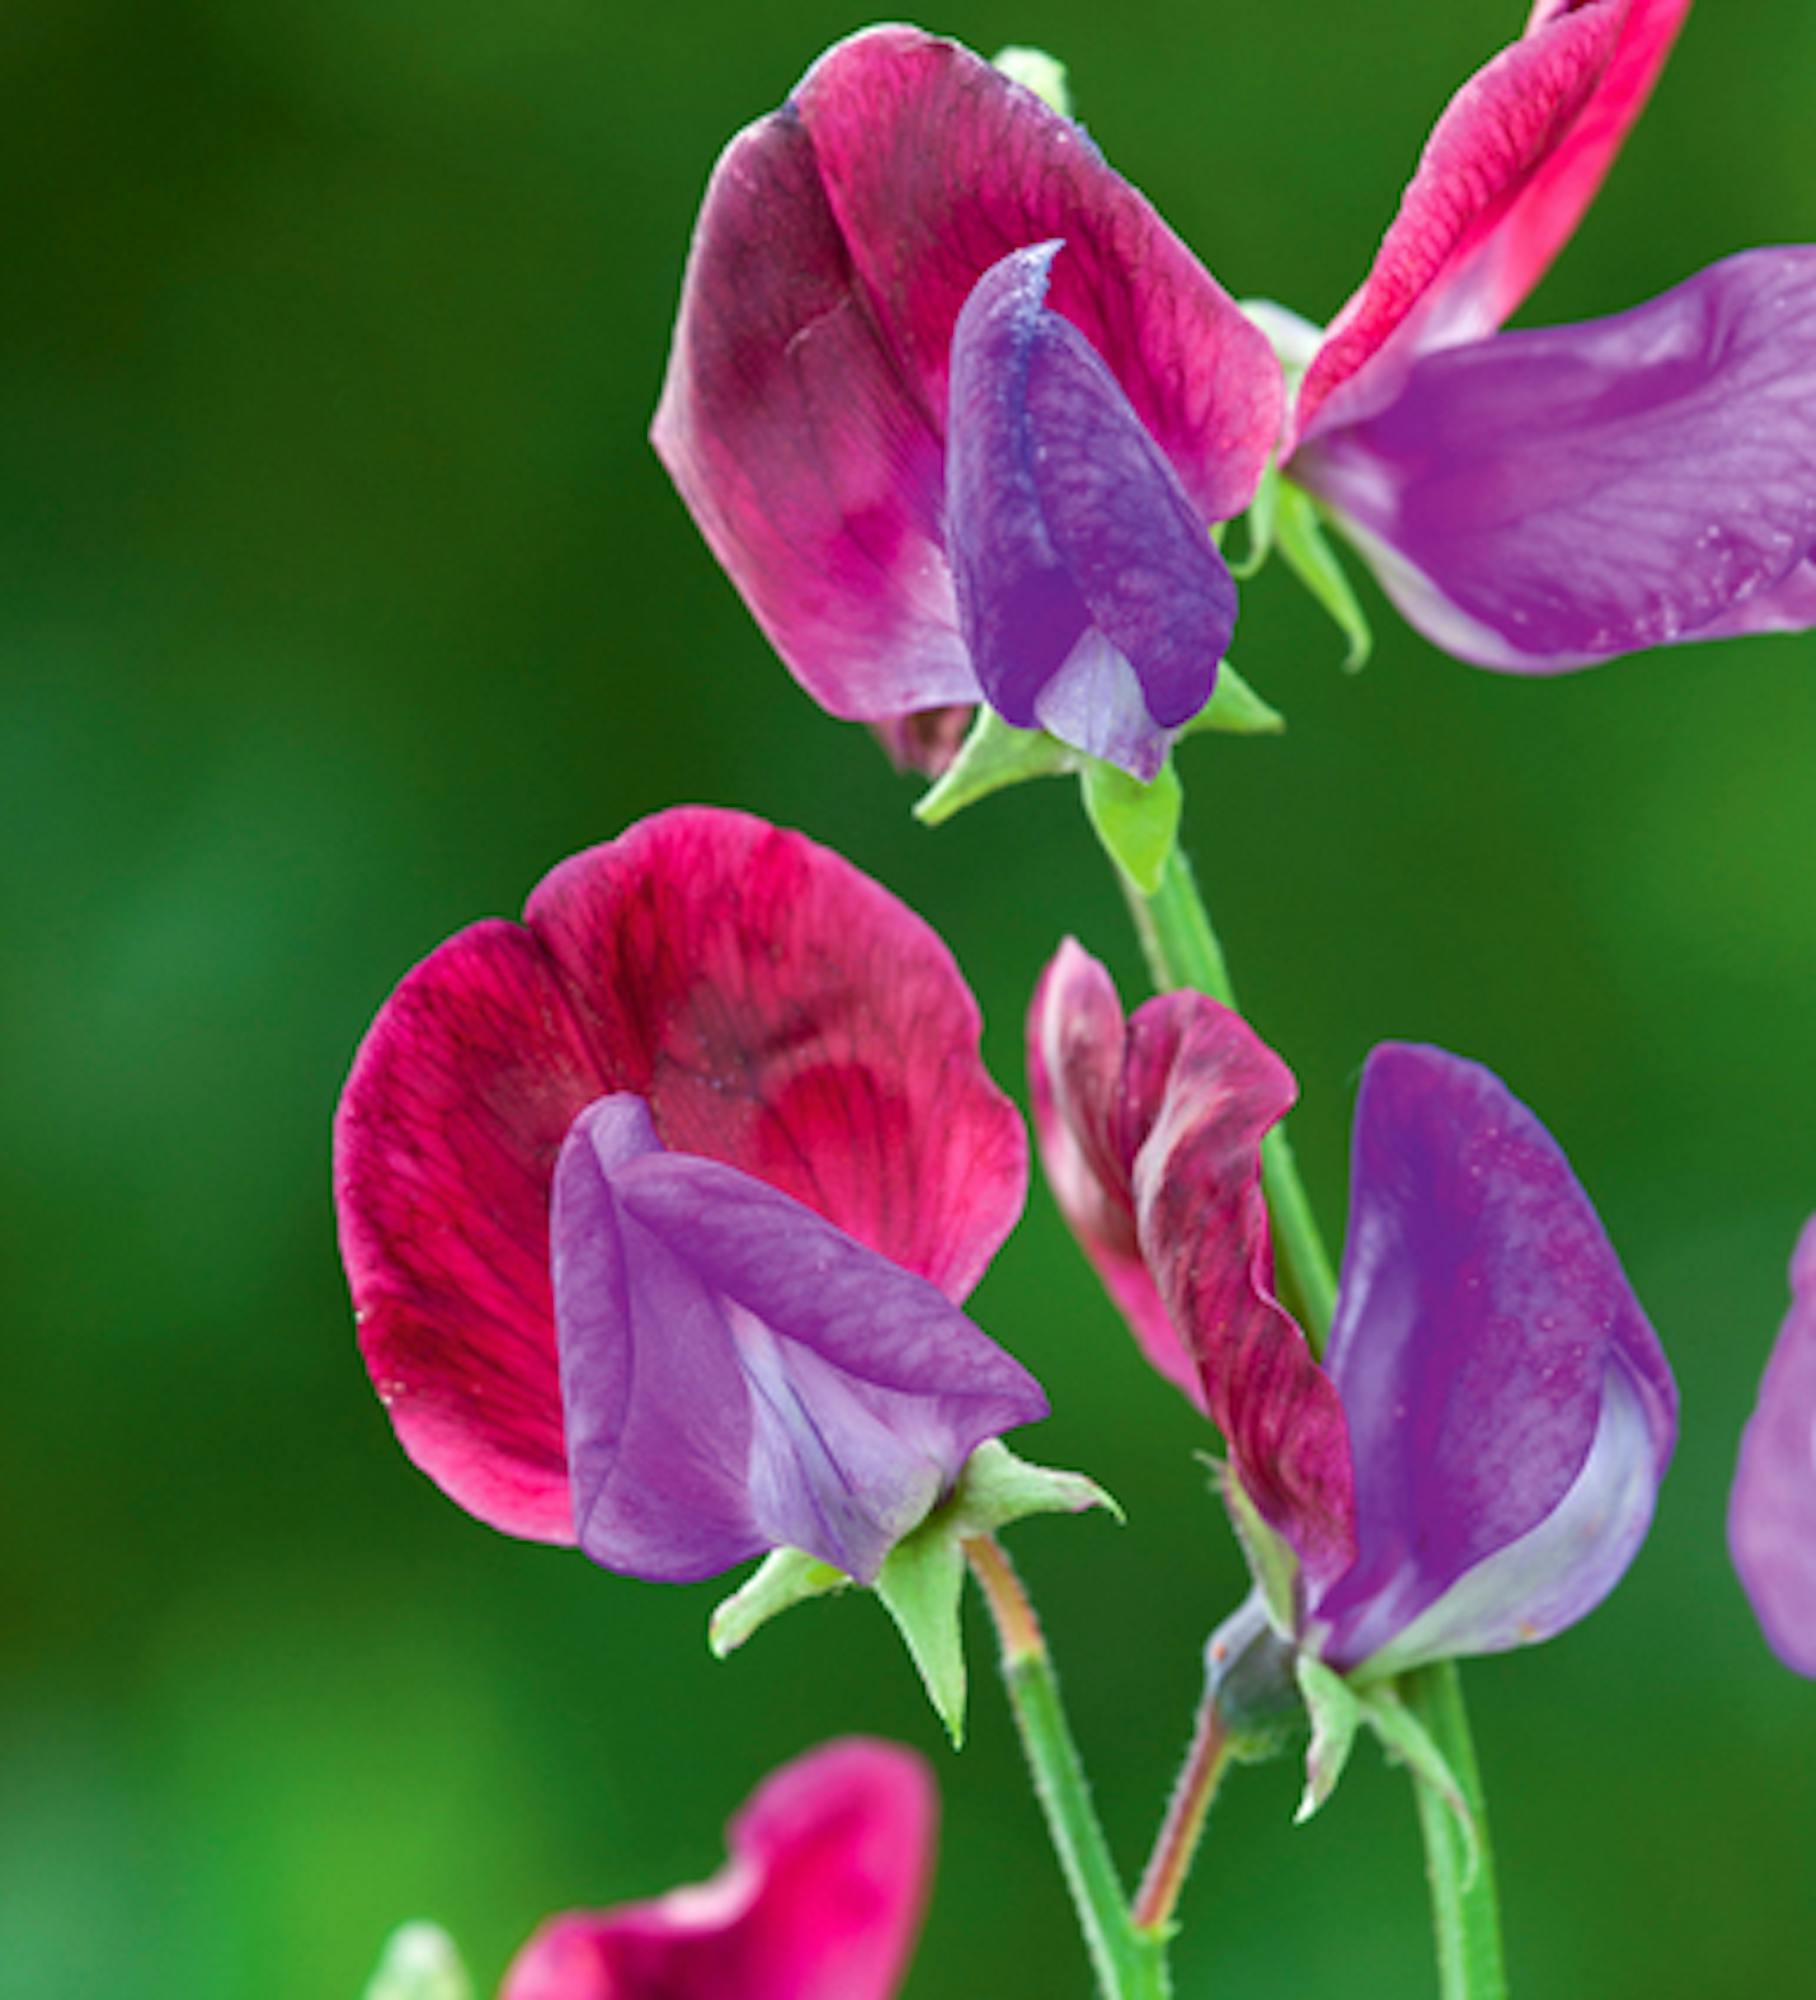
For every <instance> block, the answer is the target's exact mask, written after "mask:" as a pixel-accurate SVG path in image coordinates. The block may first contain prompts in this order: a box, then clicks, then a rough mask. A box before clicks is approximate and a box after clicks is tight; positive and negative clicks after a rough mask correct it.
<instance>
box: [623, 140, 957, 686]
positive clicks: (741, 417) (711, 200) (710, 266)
mask: <svg viewBox="0 0 1816 2000" xmlns="http://www.w3.org/2000/svg"><path fill="white" fill-rule="evenodd" d="M651 439H652V442H653V443H654V445H655V447H656V450H657V452H658V454H659V455H660V457H661V459H662V462H663V464H664V465H665V466H666V467H667V468H668V471H669V474H670V476H671V477H672V478H673V480H674V482H675V484H676V486H677V488H678V489H679V490H680V493H681V497H682V498H683V500H685V501H686V503H687V506H688V509H689V511H690V512H691V513H692V514H693V517H694V519H695V521H696V522H697V523H698V525H699V528H700V531H701V533H702V534H703V535H704V536H705V537H706V540H707V543H708V546H709V547H710V548H711V549H712V551H713V554H714V555H715V556H717V557H718V559H719V561H720V563H721V564H722V565H723V566H724V568H725V571H726V574H727V575H728V576H729V577H730V578H731V580H732V582H733V583H734V584H735V585H736V586H737V588H738V590H739V592H740V594H741V595H742V596H743V598H744V600H745V602H746V603H747V604H748V605H749V607H750V609H751V612H752V613H753V615H754V616H755V618H756V620H757V622H758V624H760V625H761V626H762V628H763V630H764V632H765V633H766V634H767V635H768V637H769V639H770V642H771V643H772V644H773V645H774V647H775V648H776V651H777V652H778V653H780V654H781V656H782V658H783V660H784V661H785V662H786V664H787V665H788V667H789V668H790V670H791V671H792V672H793V673H794V675H795V677H796V679H797V680H799V681H800V683H801V685H802V686H803V687H804V688H805V689H806V690H807V692H808V693H809V694H810V695H812V696H813V698H814V700H815V701H817V702H819V704H820V705H821V706H822V707H823V708H826V709H829V710H830V711H831V712H832V713H833V714H834V715H841V716H847V717H851V718H855V719H859V720H864V721H879V720H886V719H890V718H894V717H897V716H903V715H907V714H909V713H911V712H912V711H914V710H917V709H926V708H935V707H938V706H940V705H942V704H945V703H953V702H968V701H974V700H975V699H976V697H977V682H976V678H975V676H974V675H973V673H972V671H971V666H970V663H969V660H968V659H967V656H966V653H965V648H964V643H963V641H962V640H961V639H960V637H959V633H958V622H957V613H956V609H955V607H954V605H953V601H952V583H951V577H950V574H949V573H948V570H947V567H946V561H945V556H944V553H943V546H942V537H941V528H940V506H941V491H940V482H941V462H940V443H939V436H938V431H937V427H936V425H935V424H934V422H933V420H932V418H931V417H930V414H929V412H928V410H927V409H926V407H925V406H924V404H923V403H922V402H920V401H919V400H918V399H917V396H916V393H915V391H914V389H913V387H912V386H911V385H910V384H909V382H908V381H907V380H905V378H904V376H903V374H902V371H901V368H900V366H899V365H898V363H897V360H896V358H895V356H894V354H893V353H892V351H891V349H890V346H889V343H888V341H887V340H886V339H885V338H884V336H883V335H882V333H881V332H880V331H879V329H878V327H877V324H876V322H875V319H874V317H873V315H872V313H871V310H870V306H869V304H868V302H867V300H866V298H865V296H864V293H863V289H862V286H861V285H860V284H859V282H858V280H857V278H856V276H855V274H854V272H853V268H852V263H851V257H850V254H849V252H848V250H847V248H846V245H845V242H844V239H843V238H842V237H841V235H840V233H839V229H838V226H837V224H836V222H835V221H834V219H833V216H832V213H831V210H830V209H829V208H828V207H827V204H826V197H825V193H824V191H823V189H822V187H821V184H820V176H819V169H818V166H817V164H816V162H815V159H814V155H813V149H812V147H811V146H810V145H809V143H808V140H807V137H806V134H805V133H804V131H803V130H802V127H801V124H800V121H799V119H798V118H797V117H796V116H795V115H794V113H793V112H792V111H789V110H783V111H780V112H777V113H775V114H774V115H773V116H771V117H768V118H764V119H761V120H760V121H759V122H758V123H757V124H755V125H753V126H751V127H749V128H748V129H747V130H746V131H744V132H742V133H741V134H740V135H739V136H738V137H737V138H736V139H734V140H733V141H732V143H731V145H730V146H729V147H727V149H726V151H725V153H724V155H723V156H722V158H721V159H720V161H719V163H718V165H717V167H715V169H714V170H713V176H712V180H711V183H710V184H709V186H708V188H707V192H706V201H705V204H704V206H703V207H702V209H701V213H700V220H699V223H698V225H697V227H696V230H695V234H694V243H693V249H692V252H691V253H690V255H689V258H688V264H687V273H686V276H685V278H684V279H683V281H682V288H681V309H680V314H679V317H678V318H677V320H676V324H675V337H674V345H673V348H672V349H671V351H670V355H669V363H668V374H667V377H666V379H665V381H664V383H663V389H662V400H661V403H660V405H659V406H658V408H657V411H656V417H655V423H654V425H653V428H652V430H651Z"/></svg>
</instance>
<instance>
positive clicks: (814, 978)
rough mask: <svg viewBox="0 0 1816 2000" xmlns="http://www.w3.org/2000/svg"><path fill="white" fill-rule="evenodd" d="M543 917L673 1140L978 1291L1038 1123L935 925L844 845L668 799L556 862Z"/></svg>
mask: <svg viewBox="0 0 1816 2000" xmlns="http://www.w3.org/2000/svg"><path fill="white" fill-rule="evenodd" d="M525 921H526V923H527V925H528V927H529V929H530V930H531V932H532V933H533V934H534V935H535V936H536V938H537V939H538V941H539V942H540V943H541V944H542V946H543V947H544V949H545V950H546V951H547V952H548V953H549V955H550V957H551V958H552V959H553V961H554V963H555V965H556V967H557V968H558V970H559V972H560V975H561V978H562V982H563V986H564V990H565V991H566V992H567V994H568V995H569V998H570V1004H571V1006H572V1009H573V1012H574V1014H575V1016H576V1018H577V1019H578V1020H579V1021H580V1023H581V1024H582V1027H583V1029H584V1031H585V1034H586V1036H587V1039H588V1041H589V1042H590V1043H591V1044H592V1046H593V1047H594V1048H596V1049H598V1050H600V1051H607V1052H609V1055H610V1060H611V1062H612V1064H613V1069H614V1078H615V1085H614V1087H616V1088H618V1089H622V1090H631V1091H635V1092H636V1093H637V1094H638V1095H639V1096H641V1097H644V1098H647V1099H648V1100H649V1104H650V1108H651V1112H652V1114H653V1116H654V1119H655V1124H656V1130H657V1132H658V1134H659V1135H660V1137H661V1139H662V1142H663V1144H664V1145H666V1146H668V1147H669V1148H670V1149H671V1150H673V1151H676V1152H684V1153H698V1154H701V1155H703V1156H704V1157H706V1158H708V1159H716V1160H723V1161H725V1162H726V1163H727V1164H728V1165H730V1166H735V1167H738V1168H741V1169H742V1170H743V1171H744V1172H746V1173H749V1174H753V1175H755V1176H756V1177H757V1178H758V1179H759V1180H764V1181H768V1182H769V1183H770V1184H771V1185H772V1186H774V1187H778V1188H780V1189H782V1191H783V1192H784V1193H786V1194H790V1195H793V1196H794V1197H795V1199H796V1200H798V1201H801V1202H804V1203H805V1204H806V1205H807V1206H808V1207H809V1208H811V1209H813V1210H815V1211H816V1212H817V1213H818V1214H820V1215H823V1216H825V1217H826V1218H827V1220H828V1221H830V1222H833V1223H836V1224H837V1225H838V1227H839V1228H841V1229H843V1230H845V1231H847V1232H848V1233H849V1234H851V1235H853V1236H855V1237H856V1238H857V1239H858V1241H859V1242H861V1243H864V1244H867V1245H868V1246H869V1247H870V1248H871V1249H873V1250H876V1251H878V1252H880V1253H881V1254H882V1255H883V1256H885V1257H888V1258H889V1259H890V1260H891V1261H892V1262H894V1263H897V1264H900V1265H902V1266H903V1267H904V1269H906V1270H909V1271H914V1272H917V1273H918V1274H919V1275H920V1276H922V1277H924V1278H928V1279H931V1280H932V1282H933V1283H934V1284H936V1285H938V1286H939V1287H940V1288H941V1290H942V1291H944V1292H945V1293H946V1294H947V1295H948V1297H951V1298H955V1299H958V1298H963V1297H964V1296H965V1294H966V1293H967V1292H969V1291H970V1289H971V1287H972V1286H973V1285H974V1284H976V1282H977V1280H978V1279H979V1278H980V1277H981V1276H982V1275H983V1271H984V1267H985V1266H986V1265H987V1264H988V1263H989V1261H990V1259H991V1257H992V1256H994V1255H995V1253H996V1251H997V1248H998V1247H999V1245H1000V1244H1001V1243H1002V1241H1003V1239H1004V1237H1005V1236H1007V1235H1008V1233H1009V1231H1010V1229H1011V1228H1013V1227H1014V1224H1015V1221H1016V1218H1017V1216H1019V1214H1020V1213H1021V1206H1022V1200H1023V1197H1024V1194H1025V1192H1026V1188H1027V1139H1026V1135H1025V1134H1024V1132H1023V1129H1022V1123H1021V1119H1020V1118H1019V1116H1018V1115H1017V1113H1016V1111H1015V1108H1014V1106H1013V1105H1012V1104H1011V1103H1010V1102H1009V1100H1008V1099H1007V1098H1006V1097H1005V1096H1004V1095H1003V1094H1002V1092H1001V1091H999V1090H998V1089H997V1088H996V1086H995V1085H994V1084H993V1083H992V1082H991V1081H990V1078H989V1076H988V1074H987V1073H986V1072H985V1070H984V1067H983V1064H982V1062H981V1060H980V1059H979V1056H978V1041H979V1036H980V1033H981V1022H980V1021H979V1018H978V1012H977V1004H976V1002H975V1001H974V1000H973V999H972V997H971V993H970V989H969V988H968V987H967V986H966V984H965V982H964V978H963V976H962V975H961V974H960V972H959V970H958V968H957V966H956V965H955V964H954V963H953V960H952V955H951V953H950V952H948V951H947V949H946V947H945V945H944V944H943V943H942V942H941V941H940V939H939V938H938V936H937V935H936V934H935V933H934V932H933V931H932V930H931V929H930V928H929V927H928V926H927V925H926V924H924V923H923V922H922V921H921V920H920V918H919V917H917V916H915V915H914V913H913V912H912V911H910V910H909V909H908V908H907V907H906V905H904V904H902V903H900V902H898V901H897V900H896V898H895V897H893V896H892V895H890V894H889V893H888V891H887V890H885V889H883V888H882V887H881V886H880V885H879V884H878V883H876V882H873V881H872V880H871V879H870V878H869V877H868V876H867V875H864V874H862V873H860V871H859V870H857V869H856V868H854V867H852V866H851V864H850V863H849V862H847V861H845V860H843V859H842V858H841V857H840V856H838V855H837V854H834V853H833V852H832V851H831V850H830V849H829V848H824V847H821V846H819V845H817V844H816V843H815V842H813V841H810V840H808V839H806V838H805V837H804V836H802V835H801V834H798V833H791V832H787V831H784V830H782V829H780V828H777V827H772V826H769V825H767V824H766V823H765V822H764V821H762V820H758V819H752V818H749V817H747V816H746V815H744V814H741V813H734V812H725V811H721V810H717V809H714V808H709V807H683V808H677V809H675V810H672V811H669V812H665V813H659V814H657V815H656V816H654V817H653V818H651V819H647V820H644V821H642V822H641V823H640V824H638V825H637V826H635V827H633V828H631V829H630V831H629V832H627V833H625V834H623V835H622V836H620V838H619V839H617V840H615V841H611V842H608V843H607V844H606V845H604V846H602V847H595V848H591V849H589V850H588V851H587V852H586V853H584V854H579V855H576V856H574V857H573V859H571V860H569V861H565V862H563V863H562V865H561V866H560V867H559V868H557V869H555V870H554V871H553V872H552V873H551V874H549V875H548V876H546V877H545V878H544V879H543V881H542V883H541V884H540V885H539V887H538V888H537V890H536V892H535V894H534V895H533V896H532V897H531V898H530V901H529V905H528V907H527V909H526V912H525Z"/></svg>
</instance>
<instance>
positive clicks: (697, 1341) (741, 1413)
mask: <svg viewBox="0 0 1816 2000" xmlns="http://www.w3.org/2000/svg"><path fill="white" fill-rule="evenodd" d="M660 1152H661V1142H660V1141H659V1140H658V1139H657V1138H656V1135H655V1128H654V1127H653V1125H652V1124H651V1123H650V1118H649V1112H648V1109H647V1107H646V1106H645V1105H644V1103H643V1100H642V1099H641V1098H639V1097H633V1096H630V1095H628V1094H621V1095H614V1096H612V1097H608V1098H604V1099H602V1100H601V1101H600V1102H599V1103H597V1104H595V1105H593V1106H591V1107H590V1108H589V1109H588V1110H586V1111H585V1112H583V1113H582V1114H581V1116H580V1117H579V1118H578V1119H576V1120H575V1122H574V1125H573V1128H572V1130H571V1131H570V1132H569V1134H568V1138H567V1143H566V1144H565V1145H564V1146H563V1147H562V1149H561V1158H560V1162H559V1164H558V1165H557V1167H556V1170H555V1199H554V1214H553V1226H552V1239H553V1240H552V1263H553V1268H554V1286H555V1316H556V1324H557V1327H558V1328H559V1339H560V1355H561V1395H562V1406H563V1410H564V1413H565V1417H566V1426H567V1453H568V1464H569V1468H570V1474H571V1478H572V1482H573V1495H574V1528H575V1539H576V1540H577V1541H578V1542H579V1544H580V1546H581V1548H582V1549H583V1550H584V1551H585V1553H586V1554H587V1555H588V1556H590V1557H591V1558H592V1560H593V1561H594V1562H596V1563H599V1564H601V1565H603V1567H605V1568H606V1569H611V1570H616V1571H618V1572H619V1573H620V1574H621V1575H625V1576H640V1577H645V1578H647V1579H649V1580H651V1581H653V1582H658V1583H692V1582H696V1581H698V1580H699V1579H700V1578H701V1577H707V1576H717V1575H719V1574H721V1573H722V1572H723V1571H725V1570H728V1569H730V1568H731V1567H732V1566H733V1564H734V1563H739V1562H742V1561H744V1560H745V1559H746V1558H747V1557H750V1556H757V1555H763V1554H765V1553H767V1551H768V1550H769V1549H770V1548H772V1547H774V1546H775V1541H774V1539H772V1537H771V1535H770V1534H769V1532H768V1529H767V1525H766V1524H765V1522H764V1521H763V1520H762V1519H761V1518H760V1513H761V1510H760V1508H759V1506H758V1504H757V1496H756V1493H755V1491H754V1482H753V1480H752V1477H751V1464H752V1459H753V1456H754V1452H755V1446H756V1431H757V1420H756V1413H755V1411H754V1409H753V1407H752V1396H751V1388H750V1383H749V1381H748V1379H747V1377H746V1374H745V1371H744V1369H743V1367H742V1366H741V1364H740V1361H739V1356H738V1351H737V1347H736V1345H735V1343H734V1341H733V1337H732V1332H731V1329H730V1327H729V1325H728V1324H727V1318H726V1312H725V1306H724V1301H723V1300H722V1298H721V1297H720V1296H719V1294H718V1293H717V1292H716V1291H715V1290H714V1288H713V1287H712V1285H711V1284H710V1283H708V1282H707V1281H706V1280H705V1279H704V1278H703V1277H702V1276H701V1274H700V1272H699V1271H698V1270H697V1269H696V1268H695V1267H694V1265H693V1263H692V1261H691V1260H690V1259H688V1258H686V1257H684V1256H678V1255H677V1254H676V1253H675V1251H674V1250H673V1248H672V1247H671V1246H670V1245H669V1244H668V1243H666V1242H664V1241H662V1240H661V1239H660V1238H658V1237H656V1236H654V1235H653V1234H652V1233H651V1232H650V1231H649V1230H648V1229H646V1228H644V1227H643V1226H642V1225H641V1224H640V1223H639V1221H638V1219H637V1218H636V1217H635V1216H634V1215H632V1214H629V1213H627V1212H626V1208H625V1204H624V1202H623V1198H622V1178H623V1176H624V1172H625V1169H626V1168H627V1167H628V1166H629V1164H630V1163H631V1162H632V1161H633V1160H636V1159H637V1158H639V1157H640V1156H642V1155H644V1154H648V1153H655V1154H657V1155H660ZM815 1553H818V1551H817V1550H816V1551H815Z"/></svg>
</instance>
